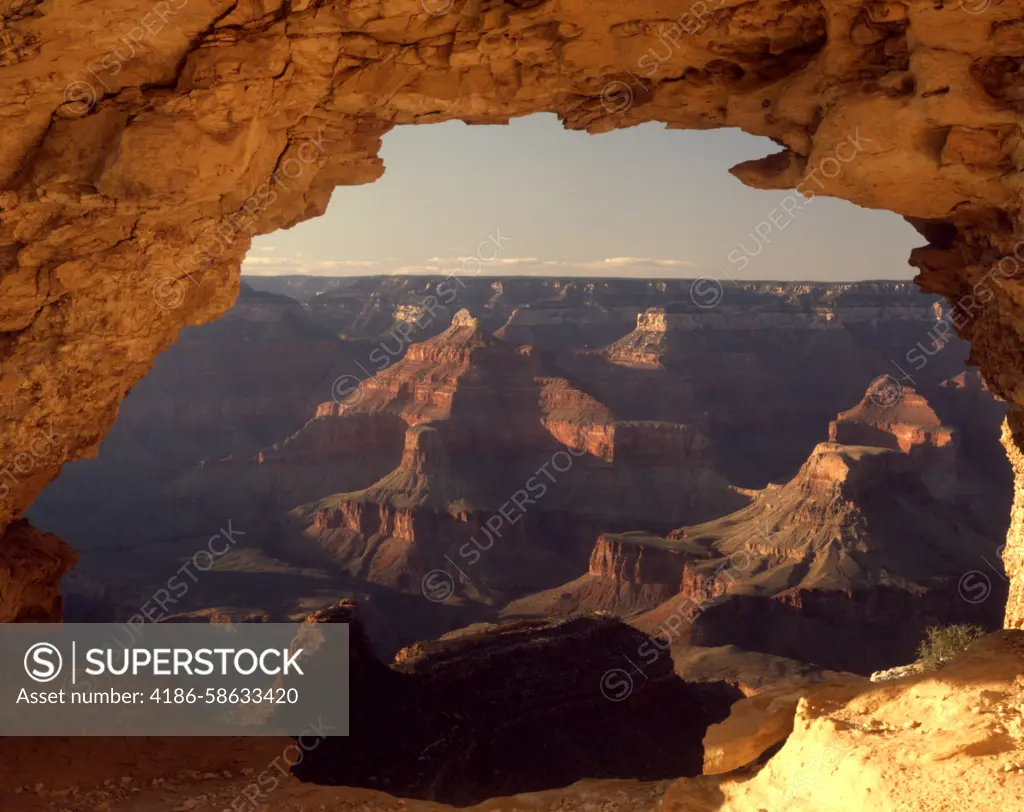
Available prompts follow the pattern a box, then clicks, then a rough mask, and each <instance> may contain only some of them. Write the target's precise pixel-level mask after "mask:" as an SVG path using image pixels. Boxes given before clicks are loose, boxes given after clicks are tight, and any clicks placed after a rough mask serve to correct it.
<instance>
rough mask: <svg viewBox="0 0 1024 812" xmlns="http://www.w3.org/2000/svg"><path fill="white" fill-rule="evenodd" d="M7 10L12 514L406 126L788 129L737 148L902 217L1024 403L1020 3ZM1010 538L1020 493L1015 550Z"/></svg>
mask: <svg viewBox="0 0 1024 812" xmlns="http://www.w3.org/2000/svg"><path fill="white" fill-rule="evenodd" d="M0 24H2V26H3V37H2V39H0V42H2V46H0V75H2V78H3V82H2V83H0V110H2V114H3V118H4V121H5V126H4V127H3V137H2V138H0V263H2V268H3V271H2V274H0V302H2V304H0V330H3V333H4V340H3V342H2V345H0V347H2V348H0V353H2V357H3V374H2V376H0V404H2V405H0V420H2V425H3V431H2V433H0V466H6V467H4V468H3V470H4V474H5V475H4V479H5V489H6V493H5V495H4V499H3V505H2V509H0V524H6V523H7V522H9V521H10V520H11V519H12V518H14V517H17V516H18V515H20V514H21V512H22V511H23V510H24V509H25V508H26V507H27V505H28V504H29V503H30V502H31V501H32V499H33V498H34V496H35V495H36V494H37V493H38V492H39V491H40V490H41V489H42V488H43V487H44V486H45V485H46V483H47V482H49V481H50V480H51V479H53V477H54V476H55V475H56V474H57V473H58V471H59V470H60V467H61V465H62V464H63V463H64V462H66V461H68V460H71V459H76V458H80V457H83V456H88V455H91V454H94V453H95V452H96V448H97V445H98V443H99V441H100V439H101V438H102V437H103V434H104V433H105V431H106V430H107V429H108V428H109V426H110V424H111V422H112V421H113V420H114V417H115V416H116V413H117V407H118V403H119V402H120V400H121V398H122V397H123V396H124V395H125V393H126V392H127V391H128V390H129V389H130V388H131V387H132V386H133V385H134V384H135V383H136V382H137V381H138V380H139V379H140V378H141V377H142V376H143V375H144V374H145V373H146V371H147V370H148V369H149V367H150V365H151V363H152V361H153V358H154V356H155V355H156V354H157V353H159V352H160V351H161V350H163V349H165V348H166V347H167V346H169V344H170V343H171V342H173V341H174V340H175V338H176V336H177V334H178V331H179V330H180V329H181V328H182V327H183V326H185V325H188V324H197V323H200V322H203V321H207V320H210V319H213V318H215V317H216V316H218V315H219V314H221V313H222V312H224V310H225V309H226V308H227V307H228V306H229V305H230V304H231V302H232V301H233V299H234V297H235V295H236V293H237V290H238V276H239V265H240V261H241V259H242V257H243V255H244V254H245V252H246V250H247V249H248V247H249V244H250V240H251V237H252V236H253V235H255V234H261V233H267V232H270V231H273V230H275V229H277V228H281V227H285V226H289V225H292V224H294V223H297V222H299V221H301V220H304V219H307V218H310V217H313V216H316V215H318V214H321V213H322V212H323V211H324V209H325V207H326V205H327V201H328V198H329V197H330V193H331V190H332V189H333V188H334V187H335V186H337V185H339V184H359V183H367V182H370V181H373V180H375V179H377V178H378V177H380V175H381V173H382V172H383V164H382V162H381V160H380V158H379V157H378V150H379V148H380V144H381V141H380V139H381V136H382V135H383V134H384V133H386V132H387V131H388V130H390V129H391V128H393V127H395V126H397V125H402V124H414V123H429V122H437V121H442V120H448V119H462V120H464V121H467V122H472V123H481V124H483V123H501V122H504V121H507V120H508V119H509V118H510V117H512V116H519V115H525V114H528V113H533V112H539V111H550V112H555V113H557V114H558V115H559V116H560V117H561V118H562V120H563V121H564V123H565V125H566V126H567V127H569V128H573V129H586V130H588V131H590V132H593V133H600V132H606V131H609V130H612V129H615V128H619V127H626V126H630V125H633V124H636V123H640V122H644V121H663V122H666V123H667V124H668V125H669V126H670V127H677V128H714V127H723V126H730V127H739V128H741V129H743V130H745V131H747V132H749V133H753V134H757V135H764V136H768V137H770V138H772V139H773V140H775V141H776V142H777V143H779V144H780V146H781V147H782V151H781V152H780V153H778V154H776V155H773V156H770V157H768V158H765V159H762V160H760V161H753V162H748V163H746V164H743V165H741V166H739V167H737V168H736V169H735V170H734V171H735V173H736V175H737V176H738V177H739V178H740V179H741V180H743V181H744V182H745V183H747V184H749V185H752V186H755V187H760V188H786V189H788V188H796V189H798V190H800V191H801V192H803V193H804V194H805V195H807V196H812V195H816V194H827V195H834V196H839V197H843V198H846V199H848V200H852V201H854V202H855V203H858V204H861V205H864V206H868V207H872V208H886V209H891V210H893V211H896V212H898V213H900V214H903V215H905V216H907V217H908V218H910V219H911V220H912V222H914V223H915V225H916V226H917V227H918V228H919V230H920V231H921V232H922V234H924V235H925V236H926V237H927V239H928V242H929V244H928V246H927V247H924V248H921V249H918V250H917V251H916V252H915V253H914V256H913V257H912V262H913V263H914V264H915V265H917V266H918V267H919V268H920V269H921V276H920V283H921V285H922V287H924V288H925V289H927V290H930V291H937V292H941V293H943V294H945V295H946V296H947V297H949V298H950V300H951V301H953V302H955V303H957V310H956V313H957V316H956V318H955V319H954V326H955V327H956V329H957V330H958V331H959V332H960V333H961V334H963V335H964V336H966V337H968V338H969V339H970V340H971V341H972V343H973V345H974V353H975V358H976V360H977V361H978V362H979V363H980V364H981V366H982V369H983V371H984V373H985V375H986V377H987V380H988V382H989V384H990V385H991V386H992V388H993V390H994V391H995V392H996V393H998V394H999V395H1001V396H1003V397H1005V398H1007V400H1009V401H1010V403H1011V404H1012V405H1013V406H1014V407H1015V408H1017V407H1020V406H1021V405H1022V404H1024V389H1022V388H1021V387H1022V384H1024V381H1022V376H1021V363H1020V361H1019V360H1018V359H1019V353H1018V352H1017V347H1018V345H1019V343H1020V333H1021V331H1022V330H1024V318H1021V314H1020V308H1021V304H1020V303H1021V301H1022V299H1024V294H1022V293H1021V286H1020V283H1019V279H1018V277H1019V275H1020V274H1019V273H1018V271H1017V267H1018V266H1017V261H1016V260H1015V259H1014V258H1013V257H1014V250H1015V246H1016V237H1017V234H1018V231H1019V223H1020V210H1021V195H1020V186H1019V180H1018V178H1019V174H1018V163H1019V162H1020V161H1022V160H1024V152H1022V150H1021V148H1020V145H1021V132H1020V124H1021V114H1022V107H1021V104H1022V102H1021V91H1022V89H1024V80H1022V79H1021V78H1020V77H1021V74H1020V73H1019V69H1020V66H1021V65H1022V64H1024V24H1022V23H1021V21H1020V7H1019V3H1016V2H1010V3H1001V4H991V5H988V4H987V3H981V2H978V3H973V2H972V3H946V4H932V3H917V2H915V3H907V4H902V3H895V2H891V3H887V2H871V3H853V4H839V5H837V4H829V3H821V2H814V1H813V0H790V1H789V2H784V3H782V2H770V1H769V0H761V1H760V2H753V3H749V2H740V1H739V0H697V1H696V2H693V3H691V2H689V0H636V2H630V3H628V4H627V3H618V2H612V0H559V1H558V2H555V1H554V0H548V1H547V2H544V1H540V2H538V1H537V0H514V1H513V0H507V2H485V1H484V0H382V1H381V2H377V1H376V0H365V1H362V0H361V1H360V2H356V3H351V2H339V1H337V0H335V1H334V2H330V1H329V0H290V2H287V3H286V2H280V0H247V1H246V2H241V3H233V2H229V0H191V1H190V2H185V0H166V2H158V3H151V2H149V0H146V1H145V2H138V1H136V0H124V1H122V0H118V2H115V1H114V0H97V1H96V2H91V3H83V4H73V3H68V2H57V3H40V2H37V1H36V0H15V1H14V2H6V3H4V4H3V5H2V7H0ZM790 202H791V205H793V206H805V205H807V201H806V200H805V199H802V198H800V197H797V196H796V195H795V193H794V196H793V197H792V198H791V201H790ZM767 216H768V215H767V213H766V217H767ZM754 225H755V224H751V227H752V228H753V227H754ZM482 239H484V240H485V242H486V237H483V235H482ZM493 250H496V249H494V247H493V246H491V247H490V248H488V247H487V245H483V246H482V248H481V252H488V251H490V252H493ZM1017 253H1020V250H1019V248H1018V249H1017ZM485 255H487V254H486V253H485ZM1014 425H1016V424H1015V423H1014V422H1013V421H1011V427H1012V426H1014ZM51 433H52V434H53V435H54V437H55V439H54V441H53V443H52V444H51V447H50V448H49V450H48V451H47V452H46V453H45V454H39V455H37V454H36V453H35V451H34V449H36V448H41V447H42V445H43V444H42V443H41V442H39V438H40V437H41V436H45V437H49V436H50V434H51ZM1011 437H1012V439H1011V445H1012V449H1011V452H1012V451H1013V449H1016V448H1018V447H1019V445H1020V440H1021V438H1020V434H1019V432H1011ZM25 455H29V456H30V457H31V459H29V457H26V456H25ZM18 460H20V462H18ZM1020 515H1024V503H1022V501H1021V499H1018V501H1017V506H1016V508H1015V516H1020ZM1022 545H1024V520H1018V519H1015V521H1014V524H1013V528H1012V530H1011V535H1010V544H1009V547H1008V550H1007V559H1008V562H1009V565H1010V569H1011V570H1012V571H1013V572H1014V575H1015V577H1016V576H1017V575H1018V571H1019V570H1020V561H1019V559H1020V555H1021V548H1022ZM1021 589H1024V587H1022V586H1021V582H1020V580H1019V579H1018V581H1017V584H1016V591H1015V593H1014V594H1015V596H1016V597H1015V599H1014V601H1013V602H1012V603H1011V607H1010V611H1009V614H1008V618H1007V622H1008V624H1009V625H1013V626H1020V625H1022V624H1024V602H1022V600H1021V595H1020V590H1021ZM4 594H5V597H4V599H3V600H4V601H8V600H10V599H9V598H7V597H6V595H7V594H9V593H7V592H5V593H4ZM14 594H17V593H14ZM2 611H3V612H4V613H5V614H9V613H10V612H11V611H15V613H16V610H12V609H11V608H9V607H6V606H5V607H4V608H3V610H2Z"/></svg>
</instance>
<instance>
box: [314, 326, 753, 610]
mask: <svg viewBox="0 0 1024 812" xmlns="http://www.w3.org/2000/svg"><path fill="white" fill-rule="evenodd" d="M554 372H555V370H554V367H553V366H552V364H551V362H550V360H549V359H548V358H547V356H546V354H545V353H541V352H537V351H535V350H533V349H532V348H529V347H516V346H514V345H511V344H507V343H506V342H502V341H500V340H498V339H495V338H493V337H491V336H489V335H487V334H486V333H484V332H483V331H482V329H481V328H480V325H479V322H478V321H477V320H476V319H473V318H471V317H470V316H469V315H468V314H467V313H465V312H463V313H460V314H458V315H457V316H456V318H455V320H454V321H453V323H452V326H451V327H450V328H449V329H448V330H446V331H445V332H444V333H442V334H440V335H439V336H437V337H435V338H433V339H429V340H428V341H425V342H422V343H420V344H415V345H413V346H412V347H411V348H410V349H409V351H408V353H407V354H406V355H405V357H404V358H402V360H401V361H398V362H396V363H395V364H394V365H393V366H390V367H389V368H388V369H386V370H384V371H382V372H380V373H378V375H376V376H374V377H373V378H372V379H369V380H367V381H365V382H364V383H362V384H361V385H360V387H359V388H358V389H357V390H356V391H355V392H353V393H352V394H351V395H350V396H349V397H348V398H346V399H345V400H343V401H342V402H341V403H339V404H334V405H331V404H329V405H327V406H325V407H324V408H322V409H321V411H320V413H319V416H318V418H317V420H318V421H327V422H330V421H345V420H351V419H353V418H355V417H356V416H359V415H366V414H369V415H384V414H390V415H396V416H399V417H401V419H402V420H403V421H406V422H408V423H409V424H411V426H412V428H410V429H409V432H408V433H407V436H406V450H405V454H404V457H403V460H402V462H401V464H400V465H399V466H398V467H397V468H396V469H395V470H394V471H392V472H391V473H389V474H387V475H386V476H384V477H382V478H381V479H380V480H379V481H378V482H377V483H375V484H373V485H372V486H370V487H368V488H364V489H362V490H359V491H356V492H352V493H344V494H339V495H336V496H333V497H330V498H328V499H324V500H321V501H320V502H318V503H316V504H313V505H309V506H306V507H303V508H300V509H298V510H296V511H295V513H294V515H295V516H296V517H297V518H298V519H299V521H300V523H302V524H303V525H305V527H306V528H307V532H306V535H307V537H311V538H313V539H315V540H316V541H317V543H318V544H319V545H320V546H322V547H324V548H326V549H328V550H329V551H331V553H332V554H333V555H334V556H335V559H336V561H338V562H339V563H341V564H342V566H343V567H344V568H345V569H346V570H347V571H349V572H350V573H352V574H353V575H355V576H357V577H359V578H363V579H367V580H370V581H373V582H375V583H382V584H386V585H388V586H393V587H396V588H399V589H406V590H419V589H421V588H422V583H423V582H424V579H425V578H427V577H428V576H429V575H430V574H431V573H432V572H435V571H440V572H443V573H445V574H444V576H443V577H444V578H445V579H449V580H454V581H457V582H458V583H459V585H460V586H459V589H458V591H459V592H463V591H465V592H466V593H468V594H469V595H470V596H472V597H474V598H475V599H481V600H486V601H488V602H504V601H506V600H508V598H510V597H516V596H517V595H521V594H523V593H524V592H530V591H536V590H537V589H542V588H544V587H547V586H551V585H554V584H557V583H561V582H564V581H565V580H567V578H568V577H569V576H571V574H572V573H573V572H574V571H578V569H576V568H577V567H579V566H580V564H581V563H582V561H583V560H585V559H584V556H585V555H586V552H587V551H589V547H590V546H591V545H592V540H593V538H594V537H595V536H596V535H597V533H598V532H600V531H601V530H603V529H606V528H612V529H614V528H617V527H623V526H633V527H636V526H649V527H653V528H664V527H667V526H671V525H672V524H674V523H676V518H675V517H679V516H711V515H718V514H720V513H722V512H725V511H726V510H728V509H729V508H730V507H732V506H736V505H738V504H740V503H742V502H743V501H744V498H743V497H742V496H741V495H739V494H737V493H734V492H732V491H731V490H729V489H728V487H727V486H726V483H725V482H724V481H723V480H722V479H721V477H719V476H718V475H717V473H716V472H715V471H714V467H713V458H712V455H711V450H710V447H709V443H708V441H707V438H706V437H704V436H703V435H702V434H701V433H700V432H699V431H695V430H693V429H692V428H690V427H687V426H680V425H677V424H671V423H663V422H635V421H632V422H631V421H625V422H621V421H617V420H616V419H615V416H614V414H613V413H612V411H611V410H610V409H608V408H607V407H606V406H604V405H603V404H601V403H599V402H598V401H596V400H595V399H594V398H592V397H591V396H589V395H587V394H585V393H584V392H583V391H581V390H580V389H578V388H577V387H576V386H574V385H573V384H572V383H570V382H569V381H568V380H566V379H564V378H562V377H556V376H555V375H554ZM427 421H429V422H427ZM314 422H316V421H314ZM503 497H504V498H503ZM478 562H480V563H479V564H478ZM470 567H473V568H474V569H473V571H472V573H471V574H468V575H467V574H466V572H465V570H468V569H469V568H470ZM453 586H454V584H453Z"/></svg>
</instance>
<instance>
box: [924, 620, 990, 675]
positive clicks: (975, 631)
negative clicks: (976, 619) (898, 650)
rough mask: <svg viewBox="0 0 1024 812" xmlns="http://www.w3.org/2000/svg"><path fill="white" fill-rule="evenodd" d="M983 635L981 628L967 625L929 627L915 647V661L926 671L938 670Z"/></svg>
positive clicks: (983, 631)
mask: <svg viewBox="0 0 1024 812" xmlns="http://www.w3.org/2000/svg"><path fill="white" fill-rule="evenodd" d="M984 634H985V630H984V629H983V628H981V626H974V625H970V624H967V623H961V624H958V625H956V626H929V627H928V628H927V629H925V630H924V640H922V641H921V644H920V645H919V646H918V647H917V659H918V660H920V661H921V662H922V663H923V665H924V667H925V669H927V670H931V669H933V668H938V667H939V666H940V665H942V664H943V663H945V662H947V661H948V660H951V659H953V658H954V657H955V656H956V655H957V654H959V653H960V652H962V651H964V650H965V649H966V648H967V647H968V646H969V645H970V644H971V643H973V642H974V641H975V640H977V639H978V638H979V637H982V636H984Z"/></svg>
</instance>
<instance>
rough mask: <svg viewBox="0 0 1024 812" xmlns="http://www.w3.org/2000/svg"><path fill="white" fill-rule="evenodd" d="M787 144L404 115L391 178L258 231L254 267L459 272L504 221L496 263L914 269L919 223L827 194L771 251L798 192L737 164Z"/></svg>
mask: <svg viewBox="0 0 1024 812" xmlns="http://www.w3.org/2000/svg"><path fill="white" fill-rule="evenodd" d="M777 149H778V148H777V147H776V145H774V144H773V143H771V142H770V141H768V140H767V139H762V138H754V137H752V136H749V135H746V134H744V133H742V132H740V131H738V130H711V131H705V132H694V131H679V130H666V129H664V128H663V127H662V125H660V124H658V125H655V124H648V125H643V126H640V127H634V128H632V129H628V130H618V131H616V132H611V133H607V134H604V135H593V136H592V135H587V134H586V133H582V132H568V131H565V130H563V129H562V128H561V126H560V125H559V123H558V120H557V118H556V117H555V116H553V115H536V116H530V117H528V118H523V119H516V120H514V121H513V122H512V123H511V124H510V125H508V126H475V127H470V126H468V125H465V124H462V123H461V122H450V123H446V124H430V125H424V126H419V127H400V128H398V129H396V130H393V131H392V132H391V133H389V134H388V135H386V136H385V137H384V147H383V150H382V152H381V156H382V157H383V159H384V163H385V166H386V168H387V169H386V172H385V173H384V177H383V178H381V179H380V180H379V181H377V182H376V183H374V184H370V185H368V186H351V187H339V188H337V189H336V190H335V191H334V195H333V197H332V199H331V204H330V207H329V208H328V211H327V213H326V214H325V215H324V216H323V217H320V218H317V219H315V220H310V221H307V222H305V223H301V224H300V225H298V226H296V227H294V228H292V229H290V230H288V231H280V232H277V233H274V234H271V235H267V236H264V237H259V238H257V239H256V240H255V241H254V243H253V248H252V250H251V251H250V253H249V256H248V258H247V259H246V263H245V266H244V270H245V272H246V273H320V274H326V275H353V274H356V275H361V274H371V273H410V272H435V273H436V272H442V271H443V272H448V271H450V270H452V269H453V268H455V267H457V265H458V258H460V257H466V256H473V255H476V253H477V250H478V246H479V245H480V243H481V241H486V240H487V239H488V237H489V236H497V235H496V229H497V230H500V235H501V237H502V242H503V243H504V245H503V247H502V248H501V250H500V251H498V252H497V258H496V259H495V260H492V261H491V262H485V263H484V264H483V272H484V273H492V272H493V273H494V274H513V273H534V274H544V275H551V276H564V275H588V276H598V275H612V276H645V277H654V276H663V277H695V276H702V275H711V276H720V272H719V271H718V270H717V268H716V263H717V265H718V266H719V267H721V268H723V269H724V270H725V271H726V272H728V273H729V274H730V275H732V276H735V277H736V278H742V279H794V280H802V279H820V280H849V279H882V278H884V279H901V278H902V279H907V278H910V277H912V276H913V274H914V271H913V269H912V268H910V267H909V266H908V265H907V264H906V260H907V256H908V254H909V252H910V249H911V248H913V247H914V246H916V245H920V244H921V243H922V242H923V240H922V239H921V238H920V237H919V236H918V234H917V233H916V232H915V231H914V230H913V229H912V228H911V227H910V226H909V225H908V224H907V223H905V222H904V221H903V220H902V219H901V218H900V217H898V216H896V215H894V214H891V213H889V212H879V211H872V210H869V209H862V208H860V207H858V206H855V205H853V204H851V203H847V202H845V201H842V200H834V199H830V198H821V197H819V198H817V199H816V200H815V201H814V203H813V204H812V205H808V206H806V207H805V208H804V209H802V210H800V211H797V212H794V213H793V215H792V217H791V218H788V219H787V218H786V217H785V215H783V217H782V219H780V217H779V215H778V214H776V223H777V225H776V226H770V228H771V230H770V231H769V232H768V233H767V237H766V239H765V240H760V243H761V245H760V253H758V247H759V246H758V242H757V239H758V238H756V237H755V236H754V234H753V231H754V229H755V228H756V227H757V225H758V223H760V222H766V223H767V220H768V215H769V213H770V212H772V210H773V209H774V208H775V207H776V206H777V205H778V203H779V202H780V201H781V200H782V199H783V198H784V197H786V195H787V194H788V193H787V192H767V191H759V190H755V189H750V188H748V187H745V186H743V185H742V184H741V183H740V182H739V181H738V180H736V179H735V178H734V177H733V176H732V175H730V174H729V173H728V171H727V170H728V169H729V167H731V166H733V165H735V164H736V163H739V162H740V161H743V160H748V159H750V158H759V157H761V156H763V155H766V154H768V153H771V152H775V151H777ZM778 225H781V226H782V228H781V230H780V229H779V227H778ZM765 230H766V229H765V228H764V227H762V232H764V231H765ZM766 241H768V242H767V244H766ZM741 245H743V246H745V247H746V250H745V251H744V250H740V251H739V252H738V253H737V249H738V247H739V246H741ZM481 253H482V254H484V255H485V256H487V257H490V256H492V254H493V253H494V249H493V248H490V249H488V248H484V249H483V250H482V251H481ZM745 254H755V256H752V257H748V260H749V261H748V263H747V264H746V265H745V266H743V267H741V266H740V265H739V258H741V257H744V255H745ZM730 256H732V261H731V262H730V259H729V258H730Z"/></svg>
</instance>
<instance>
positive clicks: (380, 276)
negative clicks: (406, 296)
mask: <svg viewBox="0 0 1024 812" xmlns="http://www.w3.org/2000/svg"><path fill="white" fill-rule="evenodd" d="M449 276H451V277H452V278H456V277H462V278H470V279H479V278H484V279H549V280H555V281H558V280H575V279H586V280H592V281H601V282H695V281H698V280H706V279H709V278H715V277H712V276H710V275H704V276H699V275H698V276H605V275H599V276H587V275H585V274H532V273H530V274H526V273H519V274H517V273H504V274H495V273H483V272H480V273H477V274H455V273H450V274H448V273H443V272H440V271H438V272H433V271H430V272H423V273H367V274H330V275H328V274H311V273H249V272H245V271H243V272H242V281H246V280H248V279H323V280H331V279H344V280H346V281H350V280H357V279H387V278H394V279H434V278H436V279H447V278H448V277H449ZM724 281H725V282H728V283H734V284H738V285H870V284H872V283H879V282H885V283H891V284H901V285H902V284H911V285H917V283H916V282H915V281H914V279H913V278H909V279H901V278H896V277H873V278H865V279H740V278H737V279H725V280H724ZM935 295H936V296H938V295H940V294H935Z"/></svg>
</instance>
